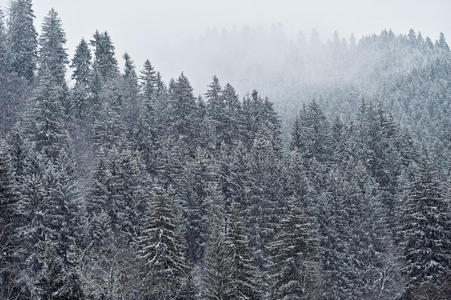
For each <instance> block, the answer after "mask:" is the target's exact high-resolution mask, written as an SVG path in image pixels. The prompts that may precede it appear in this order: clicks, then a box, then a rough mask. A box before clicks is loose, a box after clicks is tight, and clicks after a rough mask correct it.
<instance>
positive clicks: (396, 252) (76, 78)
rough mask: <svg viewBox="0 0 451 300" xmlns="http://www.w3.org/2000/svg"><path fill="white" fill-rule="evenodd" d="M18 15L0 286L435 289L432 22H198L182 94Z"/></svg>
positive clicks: (446, 86) (104, 37) (437, 96)
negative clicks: (223, 26) (367, 30)
mask: <svg viewBox="0 0 451 300" xmlns="http://www.w3.org/2000/svg"><path fill="white" fill-rule="evenodd" d="M34 21H35V16H34V12H33V7H32V0H12V2H11V5H10V7H8V8H5V9H3V10H2V11H1V12H0V299H1V300H3V299H4V300H13V299H15V300H18V299H38V300H40V299H43V300H50V299H52V300H63V299H68V300H75V299H92V300H97V299H98V300H100V299H111V300H116V299H117V300H119V299H137V300H139V299H147V300H151V299H152V300H153V299H155V300H156V299H163V300H166V299H223V300H225V299H437V300H438V299H450V297H451V222H450V216H451V215H450V198H451V179H450V178H451V160H450V157H451V118H450V116H451V110H450V109H451V107H450V104H451V88H450V82H451V52H450V49H449V46H448V44H447V42H446V39H445V36H444V35H443V34H438V39H437V40H432V39H431V38H429V37H423V36H422V35H421V34H420V33H417V32H416V31H414V30H410V31H409V32H408V33H406V34H394V33H393V32H392V31H391V30H384V31H382V32H381V33H379V34H374V35H371V36H365V37H362V38H361V39H359V40H356V39H355V38H353V37H352V38H350V39H341V38H340V37H339V36H338V34H335V37H334V39H333V40H331V41H329V42H322V41H321V40H320V38H319V37H318V35H317V33H316V32H315V31H314V32H313V33H312V35H311V37H309V38H305V37H304V36H303V35H300V36H299V37H298V38H297V39H296V40H294V41H287V40H284V39H280V40H278V37H279V36H278V35H277V34H275V33H273V36H266V35H265V34H264V33H262V32H258V31H252V30H250V31H249V30H248V31H246V30H243V31H237V32H223V33H218V32H210V33H208V34H207V35H205V36H204V37H203V38H202V39H200V41H199V42H200V43H203V44H204V45H210V47H208V46H206V47H205V49H204V50H203V51H204V52H203V54H202V55H201V56H202V57H203V58H204V63H214V62H211V61H213V60H215V59H216V65H217V68H218V70H220V69H221V70H223V71H221V74H229V75H227V76H226V77H228V76H229V77H230V78H219V79H218V78H217V77H216V76H213V75H214V74H211V78H212V79H211V83H210V84H209V85H208V86H206V89H205V91H203V93H202V95H200V96H197V95H195V94H194V91H193V87H192V85H191V83H190V80H189V79H188V78H187V76H186V75H185V74H184V73H181V74H180V75H179V76H178V77H177V78H174V79H171V80H170V81H168V82H164V80H163V79H162V77H163V76H162V75H161V74H160V72H158V70H157V69H156V68H154V64H155V65H157V64H158V62H153V61H152V63H151V62H150V61H149V60H147V61H146V62H145V64H144V65H143V66H142V67H140V66H135V64H134V62H133V59H132V58H131V57H130V55H128V54H127V53H125V54H122V53H121V54H119V53H115V47H114V43H113V39H112V37H111V36H110V35H109V34H108V32H99V31H95V28H93V35H92V36H91V37H90V38H89V39H86V40H85V39H83V40H81V41H80V43H79V45H78V47H77V48H76V50H75V51H74V55H73V56H72V57H69V54H68V49H66V46H65V44H66V42H67V41H66V36H65V31H64V26H63V20H61V18H60V17H59V16H58V13H57V12H56V11H55V10H53V9H51V10H50V11H49V12H48V15H47V16H46V17H45V18H44V22H43V24H42V30H41V33H40V35H38V33H37V30H36V28H35V25H34ZM275 32H277V31H275ZM252 38H254V41H255V43H252V41H253V40H252ZM265 40H269V41H272V42H274V43H276V44H277V45H278V46H276V47H269V48H266V49H263V48H265V47H264V45H263V44H264V43H263V42H262V41H265ZM207 41H208V42H207ZM230 41H234V42H233V43H232V42H230ZM237 41H238V42H237ZM240 41H241V42H240ZM244 41H247V43H249V48H247V50H243V51H244V52H245V53H247V56H248V57H249V56H253V60H252V61H251V62H249V61H248V65H241V64H233V63H232V61H233V59H234V58H236V57H237V56H242V55H237V53H241V54H242V53H243V52H239V51H241V50H237V49H238V48H239V49H242V47H236V48H237V49H235V50H234V49H232V48H235V47H231V46H230V45H231V44H233V45H235V46H236V45H237V44H240V43H241V44H242V45H245V44H246V43H245V42H244ZM257 41H260V42H257ZM282 48H283V49H284V51H283V52H281V51H275V50H277V49H279V50H280V49H282ZM259 49H262V50H261V52H259ZM274 49H275V50H274ZM272 50H274V51H273V52H271V51H272ZM186 51H192V49H190V48H188V49H186ZM265 51H266V52H265ZM268 51H269V52H268ZM259 53H266V54H268V55H269V56H271V55H274V60H271V61H267V60H266V59H262V57H263V56H260V57H259ZM253 54H255V55H253ZM218 57H221V58H223V60H218ZM264 57H266V56H264ZM237 59H239V58H237ZM265 62H266V63H265ZM197 63H198V64H199V65H201V64H202V63H203V62H202V61H199V62H197ZM235 67H236V69H234V68H235ZM257 67H258V68H257ZM199 68H202V67H201V66H200V67H199ZM256 68H257V69H256ZM256 73H257V74H260V77H259V78H256V77H255V74H256ZM68 74H70V75H68ZM229 80H232V81H235V80H236V81H238V82H240V87H239V88H237V89H235V88H234V87H233V86H232V85H231V84H229V83H227V82H228V81H229ZM261 82H264V84H261ZM254 83H255V86H259V87H260V90H259V91H257V90H253V89H252V87H249V85H252V84H254ZM243 89H247V90H248V92H247V93H245V94H244V95H238V90H243ZM266 96H270V98H267V97H266Z"/></svg>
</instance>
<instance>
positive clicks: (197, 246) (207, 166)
mask: <svg viewBox="0 0 451 300" xmlns="http://www.w3.org/2000/svg"><path fill="white" fill-rule="evenodd" d="M184 172H185V174H184V176H183V177H182V178H181V182H180V184H179V190H180V193H179V194H180V198H181V200H182V201H183V209H184V216H185V219H186V223H187V226H186V230H185V240H186V243H187V249H186V250H187V254H186V258H187V260H188V261H189V262H191V263H195V264H196V263H198V262H199V261H200V260H201V259H202V257H203V255H204V252H205V247H206V243H207V240H208V234H209V227H210V224H209V221H208V211H209V205H210V204H209V203H208V199H207V197H208V193H207V189H208V185H209V183H211V182H212V181H213V180H214V178H213V176H214V169H213V168H212V165H211V158H210V156H209V154H208V153H207V152H206V151H205V150H201V149H198V150H197V152H196V156H195V158H194V159H193V160H191V161H189V162H188V163H187V166H186V169H185V170H184Z"/></svg>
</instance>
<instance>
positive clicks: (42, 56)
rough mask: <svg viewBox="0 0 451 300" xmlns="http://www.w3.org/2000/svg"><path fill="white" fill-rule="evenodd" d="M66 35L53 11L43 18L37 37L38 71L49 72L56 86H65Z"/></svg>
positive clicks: (67, 61)
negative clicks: (40, 30) (40, 31)
mask: <svg viewBox="0 0 451 300" xmlns="http://www.w3.org/2000/svg"><path fill="white" fill-rule="evenodd" d="M65 43H66V34H65V33H64V31H63V28H62V22H61V19H60V18H59V16H58V14H57V13H56V11H55V10H54V9H51V10H50V11H49V13H48V15H47V16H46V17H45V18H44V22H43V24H42V34H41V36H40V37H39V70H40V72H42V71H44V72H49V74H50V76H52V77H54V79H55V80H56V82H57V83H58V84H61V85H64V84H65V79H64V77H65V75H66V64H67V63H69V60H68V55H67V53H66V49H65V48H64V44H65Z"/></svg>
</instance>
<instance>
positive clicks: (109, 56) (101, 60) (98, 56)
mask: <svg viewBox="0 0 451 300" xmlns="http://www.w3.org/2000/svg"><path fill="white" fill-rule="evenodd" d="M93 38H94V39H93V40H91V41H90V42H91V45H92V46H93V47H94V57H95V59H94V63H93V68H94V72H95V73H96V74H97V75H98V76H100V78H101V79H103V80H106V79H112V78H114V77H115V76H116V75H117V74H118V72H119V69H118V66H117V60H116V58H115V54H114V45H113V42H112V41H111V37H110V35H109V34H108V33H107V32H103V33H99V32H98V31H96V33H95V34H94V36H93Z"/></svg>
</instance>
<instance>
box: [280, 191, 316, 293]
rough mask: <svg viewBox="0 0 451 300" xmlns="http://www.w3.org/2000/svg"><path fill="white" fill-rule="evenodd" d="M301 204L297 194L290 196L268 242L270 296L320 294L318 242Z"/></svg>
mask: <svg viewBox="0 0 451 300" xmlns="http://www.w3.org/2000/svg"><path fill="white" fill-rule="evenodd" d="M302 206H303V205H302V203H301V201H300V199H299V197H297V196H295V195H294V196H292V197H291V198H290V202H289V211H288V214H287V216H286V217H285V218H283V219H282V220H281V222H280V228H279V229H278V234H277V235H276V237H275V240H274V241H273V242H272V243H271V248H272V253H273V256H272V258H271V261H272V264H273V270H272V274H273V275H272V276H271V289H272V293H271V299H312V298H315V296H318V295H319V293H318V292H319V291H318V285H319V279H320V278H319V275H320V268H319V263H318V260H317V253H318V249H319V241H318V237H317V232H316V231H315V230H314V229H313V225H312V224H311V221H310V220H309V219H308V217H307V216H306V214H305V213H304V210H303V208H302Z"/></svg>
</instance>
